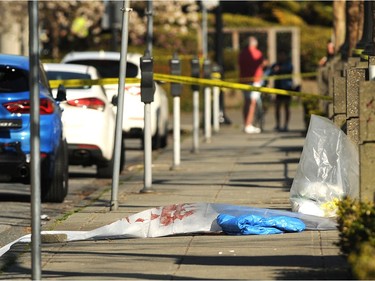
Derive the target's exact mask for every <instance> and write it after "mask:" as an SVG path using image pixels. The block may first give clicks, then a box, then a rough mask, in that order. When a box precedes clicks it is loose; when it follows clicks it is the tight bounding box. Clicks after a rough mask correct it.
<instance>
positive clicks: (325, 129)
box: [290, 115, 359, 217]
mask: <svg viewBox="0 0 375 281" xmlns="http://www.w3.org/2000/svg"><path fill="white" fill-rule="evenodd" d="M358 195H359V155H358V150H357V148H356V146H355V144H354V143H353V142H352V141H351V140H350V139H349V138H348V137H347V135H345V133H344V132H343V131H342V130H341V129H340V128H338V127H337V126H336V125H335V124H333V123H332V121H330V120H329V119H327V118H325V117H321V116H317V115H312V116H311V120H310V125H309V129H308V131H307V135H306V140H305V144H304V147H303V151H302V155H301V158H300V162H299V165H298V168H297V172H296V175H295V178H294V180H293V184H292V187H291V190H290V201H291V204H292V211H294V212H299V213H304V214H308V215H315V216H320V217H335V216H336V211H337V203H338V202H339V200H340V199H342V198H344V197H346V196H349V197H351V198H358Z"/></svg>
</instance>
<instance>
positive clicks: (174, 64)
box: [170, 53, 182, 97]
mask: <svg viewBox="0 0 375 281" xmlns="http://www.w3.org/2000/svg"><path fill="white" fill-rule="evenodd" d="M170 69H171V74H172V75H181V63H180V60H179V59H178V56H177V54H176V53H175V54H174V55H173V58H172V59H171V60H170ZM181 90H182V85H181V84H179V83H171V94H172V96H173V97H179V96H180V95H181Z"/></svg>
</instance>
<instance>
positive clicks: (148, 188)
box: [141, 103, 153, 193]
mask: <svg viewBox="0 0 375 281" xmlns="http://www.w3.org/2000/svg"><path fill="white" fill-rule="evenodd" d="M144 108H145V113H144V118H145V121H144V130H143V134H144V136H143V137H144V142H143V143H144V169H145V171H144V187H143V189H142V190H141V192H143V193H144V192H152V191H153V190H152V136H151V103H145V107H144Z"/></svg>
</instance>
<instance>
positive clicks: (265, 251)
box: [0, 107, 350, 280]
mask: <svg viewBox="0 0 375 281" xmlns="http://www.w3.org/2000/svg"><path fill="white" fill-rule="evenodd" d="M227 115H228V117H229V118H230V119H231V121H232V125H230V126H228V125H226V126H225V125H223V126H221V128H220V131H219V132H218V133H213V135H212V138H211V142H209V143H207V142H204V141H203V140H202V141H201V142H200V147H199V153H195V154H194V153H191V149H192V139H191V135H190V134H186V135H183V136H182V144H181V165H180V167H179V168H178V169H170V167H171V166H172V163H173V144H172V143H170V144H169V146H168V148H167V149H166V150H165V151H163V152H160V153H159V154H158V155H157V157H155V158H154V159H153V189H154V190H155V192H153V193H140V192H139V191H140V190H142V188H143V171H142V169H138V168H137V167H129V168H130V170H131V172H126V173H124V174H123V175H122V177H121V182H120V188H119V209H118V210H117V211H113V212H110V211H109V207H108V204H109V202H110V197H111V192H110V186H109V187H108V191H107V192H105V193H104V194H101V196H100V198H99V199H98V200H96V201H94V202H93V203H92V204H90V206H88V207H86V208H83V209H82V210H79V211H78V212H76V213H74V214H72V215H71V216H69V217H68V218H67V219H66V220H64V221H62V222H61V223H59V224H56V225H55V226H54V228H53V230H92V229H95V228H97V227H100V226H104V225H107V224H110V223H112V222H114V221H116V220H118V219H121V218H124V217H126V216H128V215H131V214H134V213H138V212H141V211H143V210H146V209H150V208H153V207H158V206H165V205H171V204H177V203H191V202H210V203H225V204H231V205H245V206H252V207H260V208H270V209H282V210H290V204H289V188H290V186H291V183H292V181H293V177H294V174H295V171H296V169H297V165H298V161H299V157H300V154H301V151H302V147H303V144H304V136H303V134H302V131H303V129H304V126H303V118H302V109H301V108H299V107H298V108H293V112H292V122H291V124H290V131H289V132H285V133H276V132H274V131H272V128H273V127H274V122H273V110H272V109H271V110H270V111H269V112H268V114H267V116H266V123H265V124H266V125H265V130H264V132H263V133H261V134H258V135H246V134H244V133H243V132H242V130H241V128H242V121H241V112H240V110H238V111H237V112H235V111H228V112H227ZM189 118H190V116H188V117H187V119H185V118H182V122H183V124H182V127H183V128H184V129H189V128H190V127H191V125H190V124H191V123H190V122H191V120H190V119H189ZM201 137H202V138H203V133H201ZM51 226H52V223H51V224H49V225H47V226H46V227H44V229H48V230H51ZM336 241H338V232H337V231H303V232H301V233H290V234H279V235H259V236H226V235H213V234H208V235H179V236H171V237H162V238H146V239H113V240H112V239H108V240H98V241H80V242H65V243H49V244H43V246H42V279H53V280H115V279H119V280H128V279H142V280H175V279H180V280H193V279H195V280H197V279H199V280H202V279H206V280H209V279H211V280H212V279H214V280H224V279H225V280H229V279H231V280H235V279H243V280H279V279H284V280H285V279H288V280H291V279H294V280H306V279H310V280H311V279H318V280H323V279H325V280H339V279H340V280H344V279H348V278H350V275H349V274H348V268H347V265H346V263H345V259H344V258H342V257H341V256H340V255H339V249H338V247H337V246H335V245H334V243H335V242H336ZM19 252H21V253H22V252H25V253H24V254H22V255H20V256H18V258H17V259H16V260H15V262H14V264H13V265H12V266H10V267H8V268H7V270H6V272H3V274H2V275H0V279H3V280H4V279H30V278H31V254H30V248H28V247H25V245H24V244H17V245H15V246H14V247H12V249H11V251H10V252H9V253H7V255H8V254H9V255H8V256H13V257H15V256H17V254H18V253H19Z"/></svg>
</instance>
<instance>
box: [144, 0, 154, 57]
mask: <svg viewBox="0 0 375 281" xmlns="http://www.w3.org/2000/svg"><path fill="white" fill-rule="evenodd" d="M152 13H153V10H152V0H148V1H147V11H146V15H147V50H148V53H149V54H150V56H151V57H152V39H153V35H154V33H153V25H154V24H153V17H152Z"/></svg>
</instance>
